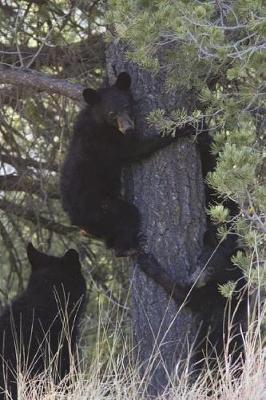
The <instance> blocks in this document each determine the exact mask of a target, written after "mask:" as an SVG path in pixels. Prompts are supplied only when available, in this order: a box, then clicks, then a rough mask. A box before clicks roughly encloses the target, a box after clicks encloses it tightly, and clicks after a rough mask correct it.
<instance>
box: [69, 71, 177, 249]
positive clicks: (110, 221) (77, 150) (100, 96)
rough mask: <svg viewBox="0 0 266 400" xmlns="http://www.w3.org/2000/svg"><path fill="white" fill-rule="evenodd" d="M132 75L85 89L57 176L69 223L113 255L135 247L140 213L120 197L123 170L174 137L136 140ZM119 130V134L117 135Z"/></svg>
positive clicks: (137, 239) (137, 244)
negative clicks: (100, 86) (108, 84)
mask: <svg viewBox="0 0 266 400" xmlns="http://www.w3.org/2000/svg"><path fill="white" fill-rule="evenodd" d="M130 84H131V79H130V76H129V75H128V74H127V73H126V72H122V73H120V74H119V76H118V78H117V81H116V83H115V84H114V85H113V86H111V87H109V88H102V89H99V90H97V91H95V90H93V89H85V90H84V92H83V97H84V99H85V101H86V102H87V106H86V107H85V108H84V109H83V110H82V111H81V112H80V113H79V115H78V118H77V121H76V124H75V127H74V135H73V137H72V140H71V143H70V146H69V149H68V154H67V156H66V159H65V162H64V165H63V168H62V173H61V197H62V203H63V208H64V210H65V211H66V212H67V213H68V215H69V217H70V220H71V222H72V224H74V225H77V226H79V227H81V228H82V229H84V230H85V231H86V232H87V233H89V234H92V235H94V236H96V237H98V238H100V239H103V240H104V241H105V242H106V245H107V247H109V248H113V249H115V251H116V255H117V256H124V255H128V254H130V253H132V252H134V251H135V250H136V249H138V248H139V231H140V215H139V211H138V209H137V208H136V207H135V206H134V205H133V204H130V203H128V202H127V201H125V200H124V199H122V198H121V195H120V189H121V171H122V168H123V167H124V166H125V165H126V164H129V163H133V162H136V161H139V160H141V159H144V158H146V157H148V156H150V155H151V154H152V153H154V152H155V151H157V150H159V149H161V148H163V147H164V146H167V145H168V144H169V143H171V142H172V141H173V139H172V138H161V137H155V138H146V139H139V138H138V137H137V135H136V133H135V132H134V130H133V123H132V119H131V114H132V96H131V93H130ZM121 131H123V133H122V132H121Z"/></svg>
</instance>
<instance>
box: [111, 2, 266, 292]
mask: <svg viewBox="0 0 266 400" xmlns="http://www.w3.org/2000/svg"><path fill="white" fill-rule="evenodd" d="M110 4H111V5H110V11H109V14H108V18H109V21H110V22H112V23H113V24H114V25H115V28H116V32H117V35H118V36H119V37H120V38H121V39H123V40H125V41H126V42H127V43H128V44H129V50H128V53H127V57H128V58H130V59H131V60H133V61H135V62H137V63H139V64H140V65H141V66H142V67H143V68H146V69H149V70H150V71H151V72H152V73H154V74H156V73H157V72H158V71H162V72H163V74H164V76H165V79H166V86H165V89H166V91H167V90H176V91H177V92H182V91H193V93H195V96H196V97H197V98H198V104H197V107H196V109H195V110H194V111H193V113H190V114H188V113H187V112H186V111H185V110H172V112H171V113H169V115H166V113H165V111H164V110H154V111H153V112H152V113H151V115H150V116H149V122H150V123H151V124H154V125H156V126H157V127H159V129H160V130H161V131H164V132H170V133H171V134H173V133H174V131H175V128H176V127H177V126H181V125H182V124H184V123H185V122H187V123H190V124H191V125H193V126H195V127H198V125H199V123H200V121H202V119H204V120H205V121H206V123H207V126H208V127H209V129H210V133H211V134H212V135H213V149H212V150H213V152H214V153H215V154H216V155H217V166H216V169H215V171H214V172H212V173H210V174H209V176H208V184H209V185H211V186H212V187H213V188H214V189H215V190H216V191H217V192H218V193H219V194H220V196H221V203H223V201H224V200H226V199H228V198H229V199H232V200H234V201H235V202H237V203H238V205H239V210H240V211H239V215H238V216H237V217H235V218H234V219H233V220H232V219H230V218H231V217H230V214H229V213H228V210H226V208H225V207H224V206H223V205H222V204H220V205H217V204H214V205H212V206H211V205H210V209H209V214H210V216H211V218H212V220H213V221H214V222H215V223H217V224H220V227H219V230H218V231H219V233H220V234H221V235H224V234H225V233H226V230H227V227H228V222H229V223H230V224H229V225H230V226H231V227H233V228H234V229H236V231H237V233H238V234H239V237H240V239H241V241H242V243H243V244H244V245H245V247H246V254H245V255H244V254H242V255H241V257H240V256H239V255H238V256H236V257H235V258H234V262H235V263H236V264H237V265H239V266H240V267H241V268H242V269H243V270H244V273H245V274H246V276H247V277H248V279H249V282H250V283H252V284H253V286H255V287H257V286H258V284H260V285H263V286H264V285H265V284H266V279H263V277H264V275H265V267H266V264H265V257H266V252H265V248H266V246H265V244H266V223H265V213H266V203H265V199H266V187H265V176H266V174H265V172H266V169H265V127H266V120H265V110H266V96H265V94H266V85H265V78H266V40H265V37H266V3H265V2H263V1H262V0H237V1H223V0H217V1H208V2H204V1H192V0H177V1H170V0H163V1H161V0H158V1H147V0H139V1H133V0H111V1H110ZM201 134H204V133H201ZM251 267H252V271H251V270H250V269H251ZM254 271H255V272H254ZM258 276H260V277H261V278H262V279H258ZM229 286H230V285H229ZM227 289H228V288H227ZM229 291H230V290H229ZM222 293H224V294H226V293H227V294H228V290H227V291H226V288H225V289H224V291H223V290H222Z"/></svg>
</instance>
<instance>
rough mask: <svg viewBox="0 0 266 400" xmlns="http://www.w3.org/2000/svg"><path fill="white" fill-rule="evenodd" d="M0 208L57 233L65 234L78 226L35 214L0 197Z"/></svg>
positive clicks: (75, 229) (76, 229)
mask: <svg viewBox="0 0 266 400" xmlns="http://www.w3.org/2000/svg"><path fill="white" fill-rule="evenodd" d="M0 209H1V210H3V211H5V212H6V213H9V212H10V213H11V214H12V215H16V216H17V217H22V218H24V219H26V220H27V221H30V222H32V223H33V224H35V225H41V226H42V228H44V229H48V230H50V231H53V232H55V233H58V234H59V235H66V234H68V233H73V232H75V231H78V228H76V227H74V226H68V225H63V224H59V223H58V222H55V221H51V220H49V219H47V218H46V217H43V216H42V215H37V214H36V213H35V212H34V211H33V210H32V209H27V208H24V207H22V206H20V205H18V204H15V203H11V202H10V201H8V200H5V199H0Z"/></svg>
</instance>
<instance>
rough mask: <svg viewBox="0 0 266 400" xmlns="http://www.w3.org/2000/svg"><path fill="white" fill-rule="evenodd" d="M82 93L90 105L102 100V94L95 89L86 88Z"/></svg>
mask: <svg viewBox="0 0 266 400" xmlns="http://www.w3.org/2000/svg"><path fill="white" fill-rule="evenodd" d="M82 95H83V98H84V100H85V101H86V103H87V104H89V105H90V106H93V105H94V104H97V103H99V102H100V100H101V96H100V94H99V93H98V92H97V91H96V90H94V89H90V88H87V89H84V90H83V93H82Z"/></svg>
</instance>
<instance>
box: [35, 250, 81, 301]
mask: <svg viewBox="0 0 266 400" xmlns="http://www.w3.org/2000/svg"><path fill="white" fill-rule="evenodd" d="M27 255H28V259H29V262H30V264H31V274H30V278H29V283H28V288H27V290H28V291H29V292H31V293H38V291H39V293H40V295H41V293H45V294H47V295H51V296H54V293H55V292H57V293H59V296H61V294H63V296H66V298H67V297H68V296H70V298H71V302H76V301H78V300H79V299H80V298H81V297H83V298H84V297H85V293H86V283H85V279H84V277H83V275H82V273H81V265H80V262H79V255H78V253H77V252H76V250H74V249H70V250H68V251H67V252H66V253H65V254H64V255H63V256H62V257H55V256H50V255H47V254H45V253H42V252H40V251H38V250H37V249H35V247H34V246H33V245H32V243H29V244H28V246H27Z"/></svg>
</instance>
